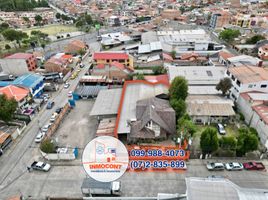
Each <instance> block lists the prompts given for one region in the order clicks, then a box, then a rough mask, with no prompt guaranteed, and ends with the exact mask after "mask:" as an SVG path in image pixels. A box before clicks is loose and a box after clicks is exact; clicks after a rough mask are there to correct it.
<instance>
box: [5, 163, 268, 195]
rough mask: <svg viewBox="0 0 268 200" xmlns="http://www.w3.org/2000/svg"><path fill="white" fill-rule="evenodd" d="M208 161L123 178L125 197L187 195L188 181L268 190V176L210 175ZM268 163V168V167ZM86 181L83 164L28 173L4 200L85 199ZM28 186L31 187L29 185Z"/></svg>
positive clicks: (244, 173) (246, 173)
mask: <svg viewBox="0 0 268 200" xmlns="http://www.w3.org/2000/svg"><path fill="white" fill-rule="evenodd" d="M205 164H206V161H204V160H190V162H189V163H188V169H187V171H184V172H126V173H125V174H124V175H123V176H122V177H121V178H120V181H121V183H122V184H121V185H122V196H130V197H142V196H144V197H153V196H157V193H180V194H184V193H185V191H186V184H185V177H207V176H210V175H218V176H223V177H226V178H228V179H230V180H231V181H233V182H234V183H236V184H237V185H239V186H241V187H246V188H259V189H268V173H267V172H266V171H263V172H255V171H245V170H244V171H239V172H228V171H222V172H209V171H208V170H207V169H206V167H205ZM267 164H268V163H267V162H266V167H268V166H267ZM85 177H86V174H85V172H84V169H83V168H82V166H81V161H79V160H76V161H75V163H74V164H73V166H53V167H52V169H51V170H50V172H48V173H42V172H32V173H24V174H22V176H21V177H20V178H18V179H17V180H16V181H15V182H14V183H13V184H12V185H11V186H9V187H7V188H5V189H4V190H3V193H2V194H1V195H2V197H7V196H8V195H14V193H18V192H21V193H22V194H23V195H24V196H26V197H27V196H32V197H36V198H37V199H39V200H41V199H45V197H46V196H50V197H82V194H81V184H82V181H83V179H84V178H85ZM25 183H27V184H25Z"/></svg>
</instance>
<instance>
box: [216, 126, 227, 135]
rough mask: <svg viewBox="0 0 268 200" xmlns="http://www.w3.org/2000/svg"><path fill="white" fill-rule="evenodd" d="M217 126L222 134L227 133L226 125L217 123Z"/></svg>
mask: <svg viewBox="0 0 268 200" xmlns="http://www.w3.org/2000/svg"><path fill="white" fill-rule="evenodd" d="M217 128H218V131H219V134H221V135H225V134H226V131H225V129H224V126H223V125H222V124H217Z"/></svg>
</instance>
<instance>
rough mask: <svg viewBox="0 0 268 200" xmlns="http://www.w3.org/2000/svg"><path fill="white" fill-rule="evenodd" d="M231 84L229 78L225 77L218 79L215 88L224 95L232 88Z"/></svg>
mask: <svg viewBox="0 0 268 200" xmlns="http://www.w3.org/2000/svg"><path fill="white" fill-rule="evenodd" d="M232 86H233V84H232V81H231V79H230V78H228V77H226V78H223V79H221V80H220V82H219V83H218V84H217V85H216V90H218V91H219V90H221V92H222V94H223V95H224V96H225V95H226V94H227V92H228V91H229V90H230V89H231V88H232Z"/></svg>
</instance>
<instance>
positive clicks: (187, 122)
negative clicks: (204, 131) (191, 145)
mask: <svg viewBox="0 0 268 200" xmlns="http://www.w3.org/2000/svg"><path fill="white" fill-rule="evenodd" d="M196 131H197V127H196V125H195V124H194V123H193V122H192V120H191V118H190V117H189V115H188V114H184V115H183V116H182V117H181V118H180V119H179V120H178V123H177V132H178V133H180V132H183V133H184V134H185V135H187V137H186V138H187V139H188V138H189V137H193V135H194V133H195V132H196Z"/></svg>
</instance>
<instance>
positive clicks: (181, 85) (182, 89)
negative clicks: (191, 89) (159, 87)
mask: <svg viewBox="0 0 268 200" xmlns="http://www.w3.org/2000/svg"><path fill="white" fill-rule="evenodd" d="M169 95H170V98H171V99H177V100H179V99H182V100H185V99H186V97H187V95H188V83H187V81H186V80H185V78H184V77H182V76H178V77H176V78H174V79H173V81H172V83H171V86H170V88H169Z"/></svg>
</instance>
